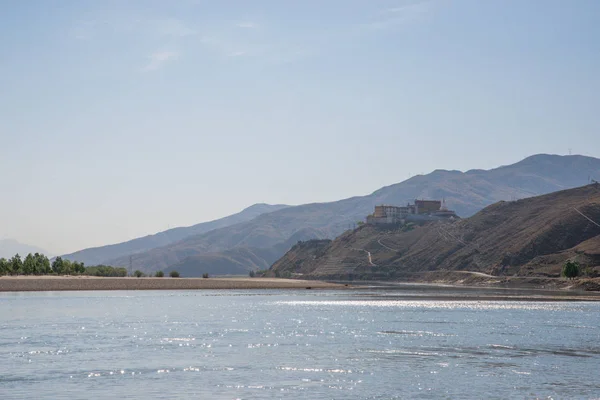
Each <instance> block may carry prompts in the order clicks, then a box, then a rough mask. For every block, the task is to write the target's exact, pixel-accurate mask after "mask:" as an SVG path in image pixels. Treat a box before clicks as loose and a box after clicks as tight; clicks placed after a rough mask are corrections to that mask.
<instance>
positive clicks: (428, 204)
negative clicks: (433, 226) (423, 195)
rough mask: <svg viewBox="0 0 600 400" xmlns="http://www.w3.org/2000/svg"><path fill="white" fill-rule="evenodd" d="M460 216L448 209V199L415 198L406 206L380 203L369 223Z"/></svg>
mask: <svg viewBox="0 0 600 400" xmlns="http://www.w3.org/2000/svg"><path fill="white" fill-rule="evenodd" d="M454 218H458V216H457V215H456V213H455V212H454V211H452V210H448V208H447V207H446V200H445V199H444V200H441V201H440V200H415V202H414V204H410V203H409V204H407V205H406V206H392V205H384V204H382V205H379V206H375V211H374V212H373V214H371V215H368V216H367V224H374V225H380V224H399V223H405V222H413V221H415V222H418V221H435V220H440V219H454Z"/></svg>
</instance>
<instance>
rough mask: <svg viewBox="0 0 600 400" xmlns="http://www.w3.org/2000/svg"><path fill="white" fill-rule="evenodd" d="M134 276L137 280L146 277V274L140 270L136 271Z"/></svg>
mask: <svg viewBox="0 0 600 400" xmlns="http://www.w3.org/2000/svg"><path fill="white" fill-rule="evenodd" d="M133 276H135V277H136V278H141V277H142V276H144V273H143V272H142V271H140V270H139V269H136V270H135V272H134V273H133Z"/></svg>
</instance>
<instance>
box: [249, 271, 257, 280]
mask: <svg viewBox="0 0 600 400" xmlns="http://www.w3.org/2000/svg"><path fill="white" fill-rule="evenodd" d="M248 276H250V278H254V277H255V276H256V272H254V271H250V272H248Z"/></svg>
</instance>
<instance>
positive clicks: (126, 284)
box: [0, 276, 345, 292]
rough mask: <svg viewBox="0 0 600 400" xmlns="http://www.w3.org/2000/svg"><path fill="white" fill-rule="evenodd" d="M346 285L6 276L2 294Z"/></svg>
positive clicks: (271, 280)
mask: <svg viewBox="0 0 600 400" xmlns="http://www.w3.org/2000/svg"><path fill="white" fill-rule="evenodd" d="M344 287H345V286H344V285H340V284H335V283H328V282H322V281H304V280H297V279H279V278H208V279H204V278H100V277H89V276H3V277H0V292H44V291H64V290H195V289H307V288H311V289H339V288H344Z"/></svg>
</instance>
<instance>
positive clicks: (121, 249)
mask: <svg viewBox="0 0 600 400" xmlns="http://www.w3.org/2000/svg"><path fill="white" fill-rule="evenodd" d="M286 207H289V206H287V205H283V204H276V205H271V204H264V203H259V204H254V205H252V206H250V207H248V208H245V209H244V210H242V211H240V212H239V213H236V214H232V215H230V216H227V217H224V218H220V219H216V220H213V221H209V222H202V223H199V224H196V225H192V226H189V227H178V228H173V229H169V230H166V231H163V232H159V233H156V234H154V235H148V236H144V237H141V238H137V239H133V240H129V241H127V242H123V243H117V244H111V245H107V246H101V247H92V248H88V249H84V250H80V251H77V252H75V253H70V254H65V255H63V256H62V257H63V258H66V259H68V260H71V261H82V262H84V263H86V264H88V265H96V264H103V263H106V262H107V261H109V260H112V259H115V258H119V257H128V256H130V255H133V254H137V253H140V252H144V251H147V250H150V249H153V248H156V247H161V246H167V245H169V244H171V243H175V242H178V241H180V240H182V239H184V238H186V237H188V236H192V235H197V234H202V233H205V232H209V231H211V230H214V229H219V228H223V227H226V226H230V225H235V224H238V223H240V222H244V221H249V220H251V219H253V218H255V217H256V216H258V215H261V214H264V213H268V212H272V211H277V210H281V209H283V208H286Z"/></svg>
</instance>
